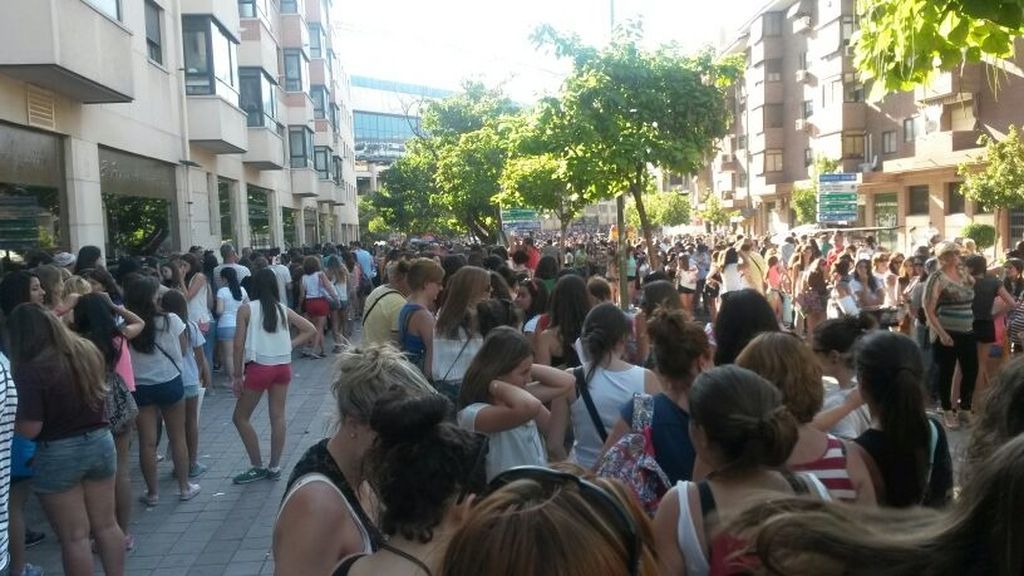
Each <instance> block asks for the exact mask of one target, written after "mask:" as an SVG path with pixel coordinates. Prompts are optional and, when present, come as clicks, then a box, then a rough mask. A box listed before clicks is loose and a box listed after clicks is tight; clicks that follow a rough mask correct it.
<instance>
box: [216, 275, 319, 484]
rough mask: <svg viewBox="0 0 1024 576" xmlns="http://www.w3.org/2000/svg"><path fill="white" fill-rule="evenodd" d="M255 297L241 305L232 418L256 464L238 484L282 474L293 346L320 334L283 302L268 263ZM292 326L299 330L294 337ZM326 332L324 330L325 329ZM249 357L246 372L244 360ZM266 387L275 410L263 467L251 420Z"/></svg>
mask: <svg viewBox="0 0 1024 576" xmlns="http://www.w3.org/2000/svg"><path fill="white" fill-rule="evenodd" d="M252 288H253V299H254V301H253V302H250V303H248V304H245V305H243V306H242V307H241V308H239V309H238V321H237V326H238V327H237V329H236V330H235V342H234V344H235V350H234V352H235V353H234V359H235V366H234V368H235V370H234V374H235V377H234V381H233V382H232V388H234V391H235V396H236V397H238V402H236V403H235V413H234V416H233V417H232V420H233V421H234V423H235V428H236V429H238V435H239V436H241V437H242V444H244V445H245V451H246V453H248V455H249V462H250V464H251V465H252V467H251V468H249V470H247V471H245V472H242V473H241V474H239V475H238V476H235V478H234V482H235V484H248V483H250V482H255V481H257V480H262V479H264V478H267V479H270V480H277V479H278V478H280V477H281V468H280V463H281V452H283V451H284V436H285V424H284V402H285V398H286V397H287V395H288V383H289V382H291V380H292V367H291V364H292V349H294V348H295V347H296V346H301V345H302V344H304V343H305V342H308V341H310V340H312V339H313V338H314V336H315V335H316V328H314V327H313V324H311V323H310V322H309V321H307V320H306V319H304V318H303V317H302V316H299V315H298V314H296V313H295V312H293V311H292V310H289V309H288V307H286V306H285V305H283V304H281V300H280V298H279V296H278V293H277V276H275V275H274V271H273V270H270V269H269V268H264V269H263V270H260V271H259V272H257V273H256V275H255V276H254V277H253V282H252ZM289 325H290V326H292V327H294V328H295V329H296V335H295V337H294V338H292V336H291V332H290V331H289V329H288V328H289ZM321 334H322V333H321ZM243 360H244V362H245V370H244V376H243V370H242V363H243ZM263 392H266V393H267V396H268V398H269V400H268V402H267V406H268V408H269V411H270V466H268V467H264V466H263V458H262V456H261V455H260V441H259V438H258V437H257V436H256V431H255V430H254V429H253V427H252V424H251V423H250V422H249V419H250V418H251V417H252V413H253V411H254V410H255V409H256V405H257V404H259V403H260V398H261V397H262V396H263Z"/></svg>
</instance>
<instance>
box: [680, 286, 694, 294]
mask: <svg viewBox="0 0 1024 576" xmlns="http://www.w3.org/2000/svg"><path fill="white" fill-rule="evenodd" d="M679 293H680V294H696V293H697V291H696V290H694V289H693V288H687V287H686V286H680V287H679Z"/></svg>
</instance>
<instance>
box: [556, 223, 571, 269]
mask: <svg viewBox="0 0 1024 576" xmlns="http://www.w3.org/2000/svg"><path fill="white" fill-rule="evenodd" d="M558 225H559V226H560V227H561V228H562V237H561V239H560V241H559V244H560V245H561V246H562V262H564V261H565V231H566V230H568V229H569V221H568V220H566V218H565V215H564V214H562V215H560V216H559V217H558ZM559 264H561V262H560V263H559Z"/></svg>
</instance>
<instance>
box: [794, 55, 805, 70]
mask: <svg viewBox="0 0 1024 576" xmlns="http://www.w3.org/2000/svg"><path fill="white" fill-rule="evenodd" d="M796 69H797V70H807V52H801V53H800V56H799V60H798V61H797V65H796Z"/></svg>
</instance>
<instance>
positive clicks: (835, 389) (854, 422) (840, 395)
mask: <svg viewBox="0 0 1024 576" xmlns="http://www.w3.org/2000/svg"><path fill="white" fill-rule="evenodd" d="M821 381H822V383H823V384H824V385H825V401H824V402H823V403H822V405H821V410H822V412H824V411H826V410H831V409H833V408H838V407H839V406H841V405H842V404H843V402H845V401H846V397H847V396H849V395H850V393H851V392H853V391H854V390H855V389H856V388H847V389H845V390H844V389H842V388H840V387H839V383H838V382H836V380H835V378H830V377H828V376H823V377H822V378H821ZM870 427H871V411H870V410H868V407H867V404H864V405H861V406H860V407H859V408H857V409H856V410H854V411H853V412H850V413H849V414H847V415H846V417H844V418H843V419H842V420H840V421H839V422H837V423H836V425H835V426H833V427H832V429H831V430H829V432H830V433H832V434H833V435H834V436H839V437H840V438H846V439H853V438H856V437H857V436H860V435H861V434H862V433H864V431H865V430H867V429H868V428H870Z"/></svg>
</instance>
